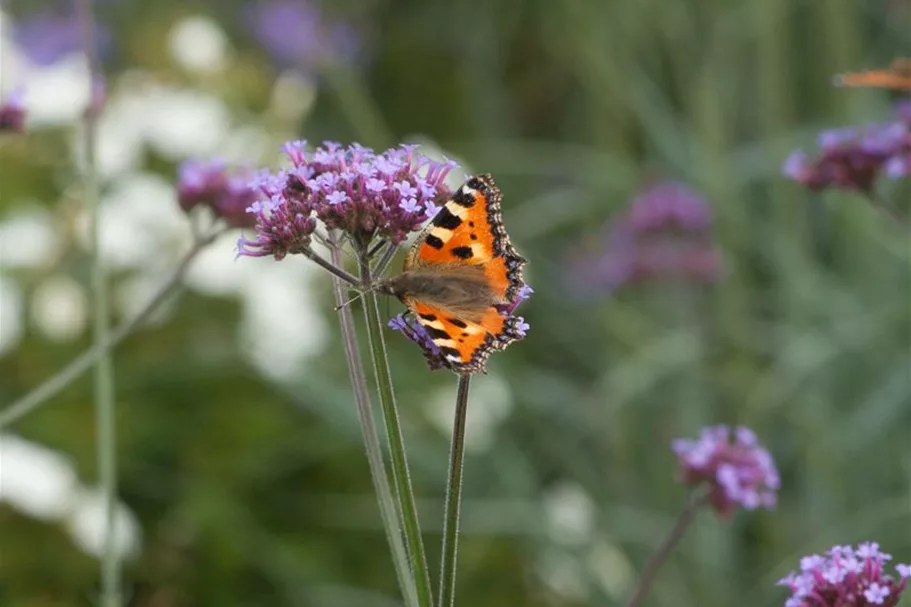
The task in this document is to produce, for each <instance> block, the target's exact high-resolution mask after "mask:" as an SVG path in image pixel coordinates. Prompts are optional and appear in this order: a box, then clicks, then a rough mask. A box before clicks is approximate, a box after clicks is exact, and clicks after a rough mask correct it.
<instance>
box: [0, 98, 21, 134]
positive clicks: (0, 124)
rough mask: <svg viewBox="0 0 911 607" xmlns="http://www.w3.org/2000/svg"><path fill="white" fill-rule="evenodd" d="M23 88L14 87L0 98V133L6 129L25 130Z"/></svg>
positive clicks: (14, 131)
mask: <svg viewBox="0 0 911 607" xmlns="http://www.w3.org/2000/svg"><path fill="white" fill-rule="evenodd" d="M24 97H25V89H24V88H22V87H19V88H15V89H13V90H12V92H10V94H9V95H7V96H6V98H5V99H2V100H0V133H2V132H4V131H7V132H12V133H21V132H22V131H23V130H25V104H24V103H23V98H24Z"/></svg>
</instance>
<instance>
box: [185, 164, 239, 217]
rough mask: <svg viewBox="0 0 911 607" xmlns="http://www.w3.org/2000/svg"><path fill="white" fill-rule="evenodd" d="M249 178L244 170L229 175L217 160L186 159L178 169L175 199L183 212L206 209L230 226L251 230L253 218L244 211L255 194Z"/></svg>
mask: <svg viewBox="0 0 911 607" xmlns="http://www.w3.org/2000/svg"><path fill="white" fill-rule="evenodd" d="M249 179H250V175H249V174H247V173H245V172H244V171H239V172H237V173H231V172H230V171H229V170H228V167H227V165H226V164H225V163H224V162H222V161H220V160H211V161H199V160H188V161H186V162H184V163H183V164H181V166H180V169H179V175H178V180H177V200H178V202H179V203H180V207H181V208H182V209H183V210H184V211H187V212H189V211H190V210H191V209H194V208H196V207H198V206H203V207H208V208H209V209H210V210H211V211H212V212H213V213H214V214H215V215H216V216H217V217H221V218H222V219H224V220H225V221H226V222H227V224H228V225H229V226H231V227H235V228H244V227H252V226H253V217H252V216H251V215H250V214H249V213H247V208H248V207H249V206H250V204H252V203H253V201H254V200H255V198H256V193H255V192H254V190H253V189H252V188H251V187H250V185H249Z"/></svg>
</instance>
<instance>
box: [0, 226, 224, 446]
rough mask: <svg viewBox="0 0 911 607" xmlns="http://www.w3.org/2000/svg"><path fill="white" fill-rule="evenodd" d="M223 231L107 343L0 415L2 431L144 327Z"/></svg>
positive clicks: (198, 246)
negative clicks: (191, 265) (192, 264)
mask: <svg viewBox="0 0 911 607" xmlns="http://www.w3.org/2000/svg"><path fill="white" fill-rule="evenodd" d="M222 232H224V230H220V231H217V232H212V233H211V234H209V235H207V236H203V237H201V238H199V239H198V240H197V241H196V242H195V243H194V244H193V248H191V249H190V250H189V251H187V253H186V254H185V255H184V256H183V259H181V260H180V263H179V264H178V265H177V268H175V270H174V273H173V274H172V275H171V277H170V278H169V279H168V281H167V282H166V283H164V284H163V285H162V286H161V287H159V289H158V291H157V292H156V293H155V294H154V295H153V296H152V298H151V299H150V300H149V302H148V303H147V304H146V305H145V306H143V308H142V309H141V310H140V311H139V312H138V313H137V314H136V315H135V316H134V317H133V318H131V319H130V320H128V321H126V322H124V323H123V324H121V325H120V326H119V327H117V328H116V329H114V330H113V331H111V332H110V333H108V334H107V339H106V340H105V341H104V342H102V343H100V344H98V343H96V344H94V345H93V346H92V347H91V348H89V349H88V350H86V351H85V352H83V353H82V354H80V355H79V356H78V357H77V358H75V359H73V361H72V362H71V363H70V364H68V365H67V366H65V367H64V368H62V369H61V370H60V371H58V372H57V374H56V375H54V376H53V377H51V378H50V379H47V380H45V381H43V382H42V383H41V385H39V386H38V387H37V388H35V389H34V390H32V391H31V392H29V393H28V394H26V395H25V396H23V397H22V398H20V399H18V400H17V401H15V402H14V403H12V404H11V405H9V406H8V407H6V408H5V409H3V411H0V430H2V429H4V428H5V427H7V426H9V425H10V424H13V423H14V422H17V421H19V420H20V419H22V418H23V417H25V416H26V415H28V414H29V413H31V412H32V411H34V410H35V409H37V408H38V407H40V406H41V405H42V404H44V403H46V402H47V401H48V400H50V399H51V398H53V397H54V396H56V395H57V394H59V393H60V391H61V390H63V389H64V388H66V387H67V386H68V385H70V384H71V383H73V381H75V380H76V379H78V378H79V377H81V376H82V374H83V373H85V372H86V371H87V370H88V369H89V368H91V367H92V366H93V365H94V364H95V363H96V361H98V359H99V358H100V357H101V356H102V355H103V354H104V353H105V352H108V351H110V350H112V349H113V348H114V346H116V345H117V344H119V343H120V342H121V341H123V340H124V339H125V338H126V337H127V336H128V335H130V334H131V333H132V332H133V331H134V330H135V329H136V327H138V326H139V325H141V324H142V323H143V322H145V321H146V319H148V318H149V316H151V314H152V313H153V312H154V311H155V310H157V309H158V307H159V306H161V305H162V304H163V303H164V302H166V301H167V300H168V298H169V297H170V295H171V293H172V292H173V291H174V290H175V289H176V288H177V287H178V286H179V285H180V283H181V282H182V281H183V278H184V276H185V275H186V273H187V269H189V267H190V264H191V263H192V261H193V260H194V259H196V256H197V255H198V254H199V252H200V251H202V249H204V248H205V247H207V246H208V245H209V244H211V243H212V241H214V240H215V239H216V238H217V237H218V236H219V235H220V234H222Z"/></svg>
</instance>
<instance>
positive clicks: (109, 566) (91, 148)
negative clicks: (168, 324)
mask: <svg viewBox="0 0 911 607" xmlns="http://www.w3.org/2000/svg"><path fill="white" fill-rule="evenodd" d="M76 10H77V12H78V13H79V17H80V20H81V22H82V33H83V39H82V42H83V47H84V51H85V56H86V60H87V62H88V65H89V82H88V85H89V91H90V93H89V104H88V107H87V108H86V109H85V113H84V114H83V126H82V136H83V146H84V151H85V158H84V162H85V166H84V172H83V194H84V196H85V205H86V207H87V208H88V209H89V214H90V216H91V222H92V229H91V232H92V236H91V240H92V312H93V314H92V325H93V342H94V344H95V346H100V345H102V344H106V343H107V341H108V332H109V326H108V321H109V319H108V309H109V305H108V293H107V270H106V268H105V263H104V256H103V255H102V252H101V207H100V204H99V201H98V175H97V167H96V162H95V150H96V134H97V128H96V127H97V124H98V112H99V111H100V108H99V107H97V105H96V103H98V102H99V100H97V99H96V98H95V89H96V82H97V77H98V62H97V60H96V57H95V31H94V30H95V19H94V16H93V14H92V3H91V0H78V2H77V3H76ZM94 384H95V385H94V399H95V425H96V428H97V459H98V476H99V484H100V485H101V493H102V496H103V500H104V546H103V548H102V555H101V604H102V606H103V607H120V605H121V591H120V566H121V565H120V554H119V552H118V550H117V545H116V543H115V538H114V532H115V527H114V508H115V507H116V505H117V436H116V429H115V411H114V367H113V361H112V357H111V354H110V350H108V349H107V348H103V349H102V351H101V353H100V354H99V356H98V359H97V360H96V361H95V382H94Z"/></svg>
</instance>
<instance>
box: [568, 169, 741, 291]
mask: <svg viewBox="0 0 911 607" xmlns="http://www.w3.org/2000/svg"><path fill="white" fill-rule="evenodd" d="M712 223H713V215H712V210H711V207H710V206H709V205H708V204H707V203H706V202H705V200H704V199H703V198H702V197H701V196H700V195H699V194H697V193H696V192H694V191H693V190H691V189H690V188H688V187H686V186H685V185H683V184H680V183H675V182H663V183H657V184H655V185H653V186H651V187H649V188H647V189H646V190H645V191H643V192H642V193H641V194H639V195H638V196H636V198H634V199H633V201H632V202H631V203H630V207H629V209H628V210H627V211H626V212H625V213H623V214H621V215H620V216H619V217H617V218H616V219H614V220H613V221H612V222H611V223H610V224H608V225H607V226H606V227H605V229H604V231H603V234H602V236H601V237H600V238H598V239H597V241H596V242H595V244H594V246H593V247H592V248H591V249H590V250H588V251H579V252H576V253H575V255H574V259H573V260H572V261H571V262H570V265H571V267H572V270H573V271H572V278H573V280H574V281H575V283H576V285H577V287H578V289H579V290H580V291H583V292H596V293H601V292H604V291H612V290H614V289H616V288H618V287H620V286H623V285H625V284H635V283H647V282H655V281H663V280H668V279H682V280H684V281H688V282H692V283H696V284H706V283H713V282H716V281H717V280H719V279H720V277H721V275H722V271H723V263H722V257H721V253H720V251H719V250H718V249H717V248H716V247H715V245H714V243H713V239H712Z"/></svg>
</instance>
